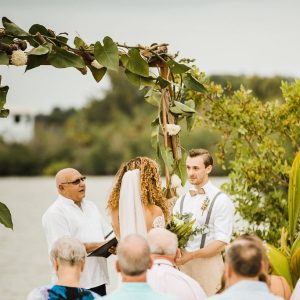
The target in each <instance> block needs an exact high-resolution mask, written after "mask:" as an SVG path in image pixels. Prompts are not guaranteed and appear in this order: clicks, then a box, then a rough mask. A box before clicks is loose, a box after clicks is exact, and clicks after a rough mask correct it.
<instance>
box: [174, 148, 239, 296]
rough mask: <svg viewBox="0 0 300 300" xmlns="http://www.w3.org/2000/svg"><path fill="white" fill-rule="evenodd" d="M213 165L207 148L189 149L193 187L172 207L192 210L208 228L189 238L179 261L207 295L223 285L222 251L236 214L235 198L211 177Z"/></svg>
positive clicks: (190, 177)
mask: <svg viewBox="0 0 300 300" xmlns="http://www.w3.org/2000/svg"><path fill="white" fill-rule="evenodd" d="M212 167H213V159H212V156H211V155H210V153H209V152H208V151H207V150H205V149H192V150H190V151H189V153H188V157H187V160H186V169H187V175H188V180H189V182H190V183H191V184H192V185H193V189H192V190H190V191H189V192H187V193H186V194H185V195H183V196H181V197H180V198H179V199H178V200H177V202H176V204H175V206H174V208H173V213H174V214H175V213H181V214H184V213H191V214H192V216H193V218H194V219H196V224H197V225H198V227H202V228H206V229H205V232H204V233H203V234H202V233H199V234H198V235H196V236H195V237H193V238H191V239H190V240H189V241H188V244H187V247H186V249H185V250H183V251H182V256H181V258H179V259H177V260H176V263H177V264H178V265H180V270H182V271H183V272H184V273H186V274H187V275H189V276H191V277H192V278H194V279H195V280H196V281H198V282H199V284H200V285H201V287H202V288H203V289H204V291H205V293H206V294H207V295H208V296H211V295H213V294H215V293H216V292H217V290H218V289H219V287H220V284H221V277H222V274H223V270H224V263H223V259H222V255H221V252H222V251H223V250H224V248H225V245H226V244H228V243H229V242H230V239H231V234H232V226H233V215H234V206H233V203H232V201H231V200H230V199H229V198H228V196H227V195H225V194H224V193H222V192H221V191H220V190H219V189H218V188H217V187H215V186H214V185H213V184H212V183H211V181H210V180H209V174H210V173H211V171H212Z"/></svg>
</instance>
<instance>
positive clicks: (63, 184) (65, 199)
mask: <svg viewBox="0 0 300 300" xmlns="http://www.w3.org/2000/svg"><path fill="white" fill-rule="evenodd" d="M55 179H56V187H57V191H58V194H59V195H58V198H57V199H56V201H55V202H54V203H53V204H52V205H51V206H50V207H49V208H48V209H47V211H46V212H45V214H44V215H43V218H42V224H43V228H44V231H45V234H46V239H47V243H48V249H49V253H50V250H51V248H52V246H53V244H54V243H55V241H56V240H57V239H58V238H60V237H63V236H70V237H73V238H77V239H78V240H80V241H81V242H83V243H84V246H85V248H86V251H87V252H91V251H93V250H95V249H97V248H98V247H100V246H101V245H103V244H104V240H105V237H106V236H107V235H108V234H109V233H110V232H112V229H111V227H110V226H109V225H108V224H107V223H106V222H105V221H104V219H103V217H102V216H101V215H100V212H99V210H98V208H97V206H96V205H95V204H94V203H93V202H90V201H87V200H85V199H84V197H85V191H86V185H85V179H86V178H85V177H84V176H82V175H81V174H80V172H79V171H77V170H75V169H72V168H67V169H62V170H60V171H59V172H58V173H57V174H56V178H55ZM56 280H57V278H56V276H55V273H54V272H53V274H52V281H53V283H55V282H56ZM107 283H108V270H107V262H106V258H103V257H95V256H93V257H87V260H86V264H85V268H84V271H83V272H82V274H81V277H80V284H81V286H82V287H83V288H87V289H90V290H91V291H93V292H95V293H97V294H99V295H101V296H103V295H106V284H107Z"/></svg>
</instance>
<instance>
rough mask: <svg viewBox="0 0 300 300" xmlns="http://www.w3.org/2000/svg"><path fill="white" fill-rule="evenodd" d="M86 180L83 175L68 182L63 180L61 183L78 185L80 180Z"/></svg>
mask: <svg viewBox="0 0 300 300" xmlns="http://www.w3.org/2000/svg"><path fill="white" fill-rule="evenodd" d="M85 180H86V177H85V176H82V177H80V178H78V179H76V180H74V181H67V182H62V183H61V184H73V185H78V184H79V183H80V181H82V182H84V181H85Z"/></svg>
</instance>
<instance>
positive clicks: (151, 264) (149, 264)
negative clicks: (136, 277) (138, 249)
mask: <svg viewBox="0 0 300 300" xmlns="http://www.w3.org/2000/svg"><path fill="white" fill-rule="evenodd" d="M152 266H153V259H152V257H151V256H150V259H149V263H148V269H151V268H152Z"/></svg>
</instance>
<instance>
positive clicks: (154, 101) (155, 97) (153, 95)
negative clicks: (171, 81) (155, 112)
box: [144, 89, 161, 107]
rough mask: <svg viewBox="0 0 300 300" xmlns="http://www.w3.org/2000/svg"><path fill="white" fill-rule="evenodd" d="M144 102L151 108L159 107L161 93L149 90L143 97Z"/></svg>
mask: <svg viewBox="0 0 300 300" xmlns="http://www.w3.org/2000/svg"><path fill="white" fill-rule="evenodd" d="M144 98H145V100H146V101H147V102H148V103H150V104H151V105H153V106H156V107H159V105H160V101H161V93H160V92H158V91H155V90H153V89H150V90H149V91H148V92H147V93H146V94H145V96H144Z"/></svg>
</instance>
